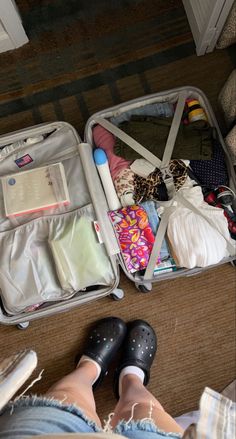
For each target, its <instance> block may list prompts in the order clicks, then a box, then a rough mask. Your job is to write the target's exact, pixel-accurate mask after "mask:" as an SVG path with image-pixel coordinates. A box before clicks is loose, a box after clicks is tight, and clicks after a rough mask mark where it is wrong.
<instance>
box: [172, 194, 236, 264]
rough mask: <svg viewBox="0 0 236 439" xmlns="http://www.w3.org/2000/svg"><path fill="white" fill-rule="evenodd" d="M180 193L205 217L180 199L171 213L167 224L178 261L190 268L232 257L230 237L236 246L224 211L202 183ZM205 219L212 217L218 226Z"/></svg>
mask: <svg viewBox="0 0 236 439" xmlns="http://www.w3.org/2000/svg"><path fill="white" fill-rule="evenodd" d="M180 192H181V195H182V196H183V197H184V198H186V200H188V201H189V202H190V203H191V204H192V205H193V206H194V207H195V208H197V209H198V210H199V211H200V212H201V214H202V215H203V216H204V217H203V216H202V215H201V214H200V213H199V215H198V214H197V213H195V212H194V211H192V210H190V209H188V208H187V207H186V206H185V205H184V204H183V203H181V200H179V199H178V198H177V199H178V201H177V206H176V208H175V211H174V212H173V213H172V214H171V215H170V218H169V221H168V227H167V235H168V238H169V241H170V243H171V248H173V252H174V255H175V259H176V262H177V264H178V265H179V266H181V267H186V268H194V267H207V266H209V265H213V264H217V263H218V262H220V261H221V260H222V259H223V258H224V257H227V256H229V253H228V250H227V242H226V240H227V241H229V242H230V243H231V244H232V245H235V243H234V241H233V240H232V239H231V238H230V235H229V231H228V224H227V220H226V218H225V216H224V212H223V210H222V209H219V208H217V207H213V206H210V205H208V204H207V203H206V202H205V201H204V199H203V194H202V191H201V188H200V187H199V186H195V187H193V188H187V189H182V190H181V191H180ZM205 218H209V219H210V220H211V221H212V222H213V223H214V224H215V227H212V226H211V225H210V224H209V223H208V221H207V219H205Z"/></svg>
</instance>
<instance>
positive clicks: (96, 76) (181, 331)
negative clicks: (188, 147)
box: [0, 0, 236, 418]
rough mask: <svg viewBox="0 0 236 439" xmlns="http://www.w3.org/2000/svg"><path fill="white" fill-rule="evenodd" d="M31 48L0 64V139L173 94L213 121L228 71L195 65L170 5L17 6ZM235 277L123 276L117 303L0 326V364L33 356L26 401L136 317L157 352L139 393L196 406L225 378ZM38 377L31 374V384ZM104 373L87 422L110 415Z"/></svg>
mask: <svg viewBox="0 0 236 439" xmlns="http://www.w3.org/2000/svg"><path fill="white" fill-rule="evenodd" d="M17 4H18V6H19V8H20V11H21V14H22V18H23V23H24V25H25V28H26V31H27V33H28V36H29V38H30V43H29V44H28V45H26V46H24V47H23V48H21V49H18V50H16V51H13V52H9V53H5V54H1V55H0V115H1V118H0V133H6V132H10V131H13V130H15V129H21V128H23V127H26V126H29V125H34V124H36V123H41V122H47V121H52V120H56V119H62V120H66V121H67V122H70V123H72V124H73V125H74V126H75V127H76V128H77V129H78V131H79V133H80V134H81V136H83V127H84V124H85V122H86V120H87V118H88V117H89V115H91V114H93V113H94V112H95V111H97V110H100V109H102V108H106V107H109V106H110V105H113V104H114V103H118V102H121V101H125V100H127V99H130V98H135V97H138V96H141V95H144V94H147V93H150V92H156V91H161V90H165V89H169V88H172V87H175V86H179V85H181V86H182V85H185V84H186V85H194V86H197V87H199V88H201V89H202V90H203V91H204V92H205V93H206V94H207V96H208V98H209V99H210V101H211V103H212V105H213V108H214V110H215V112H216V115H217V116H218V117H220V113H219V109H218V106H217V96H218V93H219V91H220V89H221V87H222V85H223V84H224V82H225V80H226V78H227V77H228V75H229V73H230V72H231V70H232V69H233V67H234V65H235V55H234V53H233V51H232V50H222V51H215V52H213V53H212V54H208V55H206V56H204V57H201V58H198V57H197V56H196V55H195V49H194V43H193V40H192V35H191V32H190V29H189V25H188V22H187V19H186V16H185V12H184V9H183V6H182V2H181V1H180V0H172V1H168V2H167V1H166V0H165V1H163V0H149V1H148V2H147V1H145V0H121V1H115V0H110V1H105V0H100V1H99V2H96V1H95V0H92V1H90V2H88V1H85V0H80V1H79V2H78V1H77V0H67V1H66V2H65V1H64V0H41V1H37V2H36V1H35V0H18V1H17ZM235 283H236V282H235V269H234V268H233V267H232V266H231V265H229V264H228V265H223V266H221V267H219V268H215V269H212V270H210V271H208V272H206V273H205V274H202V275H199V276H197V277H189V278H183V279H178V280H173V281H168V282H162V283H160V284H156V285H155V286H154V288H153V291H152V293H151V294H147V295H145V294H141V293H138V292H137V290H136V289H135V287H134V286H133V285H132V284H131V283H130V282H129V281H128V280H127V279H126V278H125V277H124V276H123V275H122V277H121V286H122V288H123V289H124V290H125V298H124V299H123V301H121V302H115V301H112V300H111V299H110V298H105V299H102V300H101V301H100V302H94V303H91V304H89V305H85V306H81V307H79V308H77V309H76V310H73V311H71V312H69V313H66V314H62V315H55V316H53V317H51V318H49V319H42V320H39V321H35V322H33V323H32V324H31V325H30V327H29V328H28V329H27V330H26V331H25V332H23V331H19V330H17V329H16V328H15V327H4V326H1V327H0V354H1V355H0V356H1V358H3V357H4V356H7V355H8V354H9V353H13V352H16V351H17V350H18V349H20V348H24V347H26V346H28V347H32V348H34V349H35V350H36V351H37V353H38V357H39V367H38V369H37V373H38V372H39V370H41V369H42V368H44V374H43V379H42V380H41V381H40V382H39V383H38V384H36V385H35V387H34V389H35V391H37V392H43V391H44V390H46V389H47V387H48V386H49V385H50V384H52V383H53V382H55V381H56V380H57V379H59V378H61V377H62V376H63V375H64V374H65V373H67V372H69V371H70V370H71V369H72V367H73V359H74V356H75V354H76V353H77V352H78V351H79V352H82V350H83V345H84V343H85V336H86V331H87V329H88V327H89V325H90V324H91V323H92V322H93V321H94V320H96V319H98V318H101V317H103V316H108V315H117V316H120V317H122V318H124V319H125V320H126V321H128V320H129V319H130V318H132V319H133V318H144V319H147V320H148V321H149V322H150V323H151V324H152V325H153V326H154V327H155V329H156V330H157V333H158V338H159V349H158V355H157V357H156V360H155V363H154V366H153V369H152V379H151V382H150V385H149V388H150V390H151V391H152V392H153V393H154V394H155V395H156V396H157V397H158V398H160V401H161V402H162V403H163V404H164V405H165V407H166V409H167V410H169V411H170V412H171V413H172V414H173V415H177V414H180V413H182V412H183V411H186V410H191V409H194V408H196V407H197V405H198V400H199V396H200V394H201V392H202V390H203V388H204V387H205V386H210V387H212V388H214V389H216V390H219V391H220V390H221V389H222V388H224V387H225V385H226V384H228V383H229V382H230V381H231V380H232V379H233V378H234V374H235V336H234V334H235V331H234V330H235V327H234V325H235V286H236V285H235ZM37 373H36V374H35V375H34V376H36V375H37ZM111 383H112V373H110V374H109V376H108V377H107V378H106V380H105V382H104V385H103V386H102V387H101V388H100V389H99V390H98V391H97V403H98V412H99V414H100V415H101V416H102V418H103V417H104V416H105V414H106V413H108V412H109V411H112V409H113V405H114V402H115V400H114V397H113V393H112V390H111Z"/></svg>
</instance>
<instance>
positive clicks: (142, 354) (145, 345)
mask: <svg viewBox="0 0 236 439" xmlns="http://www.w3.org/2000/svg"><path fill="white" fill-rule="evenodd" d="M156 351H157V337H156V333H155V331H154V329H153V328H152V327H151V326H150V325H149V323H147V322H145V321H144V320H134V321H133V322H130V323H129V324H128V326H127V335H126V338H125V341H124V344H123V349H122V358H121V361H120V364H119V367H118V368H117V369H116V371H115V376H114V392H115V395H116V397H117V399H118V398H119V376H120V373H121V370H122V369H124V367H126V366H137V367H139V368H140V369H142V370H143V372H144V382H143V384H144V385H145V386H146V385H147V384H148V382H149V378H150V369H151V365H152V363H153V360H154V357H155V354H156Z"/></svg>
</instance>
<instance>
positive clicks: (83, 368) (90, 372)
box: [76, 361, 98, 384]
mask: <svg viewBox="0 0 236 439" xmlns="http://www.w3.org/2000/svg"><path fill="white" fill-rule="evenodd" d="M76 370H77V371H78V373H79V374H83V377H84V380H85V381H88V382H91V384H93V382H94V380H96V379H97V376H98V369H97V367H96V365H95V364H94V363H92V362H91V361H82V362H81V363H79V364H78V366H77V368H76Z"/></svg>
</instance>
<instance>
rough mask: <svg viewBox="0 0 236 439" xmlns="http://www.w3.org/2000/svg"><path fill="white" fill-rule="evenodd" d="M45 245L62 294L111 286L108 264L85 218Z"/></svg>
mask: <svg viewBox="0 0 236 439" xmlns="http://www.w3.org/2000/svg"><path fill="white" fill-rule="evenodd" d="M49 244H50V247H51V250H52V254H53V258H54V262H55V265H56V271H57V275H58V278H59V280H60V284H61V286H62V288H63V290H66V291H79V290H82V289H84V288H86V287H89V286H91V285H111V283H112V279H113V275H112V268H111V264H110V261H109V259H108V257H107V255H106V253H105V249H104V247H103V244H100V243H99V242H98V240H97V238H96V235H95V231H94V226H93V222H92V221H91V220H90V219H89V218H86V217H81V218H80V219H79V220H77V219H76V218H74V219H73V220H72V221H71V222H70V223H69V224H67V227H66V228H65V229H64V230H63V231H62V233H61V234H60V236H59V237H57V238H56V239H53V240H51V241H49Z"/></svg>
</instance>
